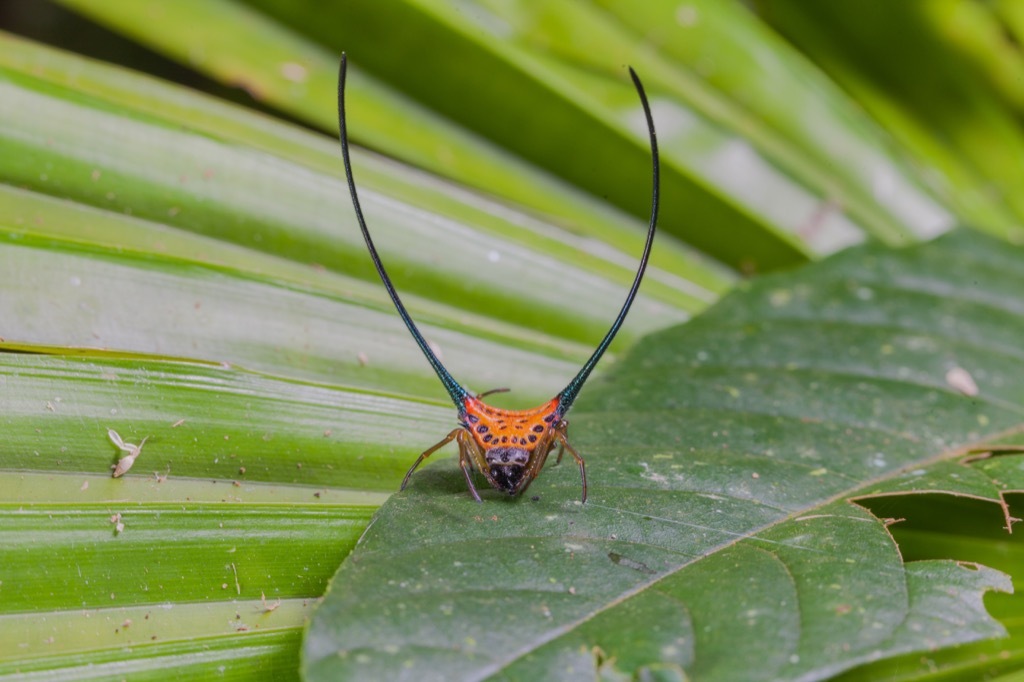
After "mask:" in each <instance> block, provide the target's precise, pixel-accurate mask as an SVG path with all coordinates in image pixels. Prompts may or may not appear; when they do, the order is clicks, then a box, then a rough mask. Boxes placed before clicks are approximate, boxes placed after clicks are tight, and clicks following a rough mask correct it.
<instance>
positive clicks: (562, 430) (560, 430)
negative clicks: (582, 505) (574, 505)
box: [554, 419, 587, 502]
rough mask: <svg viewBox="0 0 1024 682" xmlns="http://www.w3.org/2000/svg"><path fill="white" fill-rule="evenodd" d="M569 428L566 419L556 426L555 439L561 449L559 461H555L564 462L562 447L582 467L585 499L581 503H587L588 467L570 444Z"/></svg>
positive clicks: (581, 473) (556, 462)
mask: <svg viewBox="0 0 1024 682" xmlns="http://www.w3.org/2000/svg"><path fill="white" fill-rule="evenodd" d="M568 428H569V422H567V421H565V420H564V419H563V420H562V421H560V422H558V424H556V425H555V428H554V431H555V438H557V439H558V446H559V448H558V459H557V460H556V461H555V464H558V462H560V461H561V460H562V447H563V446H564V447H565V449H566V450H568V451H569V454H570V455H572V456H573V458H574V459H575V460H576V463H577V464H579V465H580V480H581V481H582V482H583V498H582V499H581V500H580V501H581V502H586V501H587V467H586V464H584V462H583V458H582V457H580V453H578V452H576V448H574V447H573V446H572V445H570V444H569V438H568V436H567V435H566V431H567V429H568Z"/></svg>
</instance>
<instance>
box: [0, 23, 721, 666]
mask: <svg viewBox="0 0 1024 682" xmlns="http://www.w3.org/2000/svg"><path fill="white" fill-rule="evenodd" d="M0 93H2V94H0V117H2V118H3V122H4V125H3V126H0V271H2V272H3V273H4V275H5V284H4V290H3V293H2V295H0V431H2V433H3V439H2V442H0V574H2V575H0V643H2V644H0V675H7V674H14V675H20V674H35V675H40V676H46V675H66V676H76V677H78V676H86V675H92V676H95V677H101V678H102V677H124V676H127V677H131V678H132V679H139V678H142V677H148V676H159V675H160V674H161V671H164V672H163V674H167V673H166V671H167V670H168V669H174V670H176V671H177V672H178V673H180V674H182V675H193V676H195V677H208V676H212V675H223V676H226V677H233V678H235V679H253V678H260V677H271V676H280V675H283V674H286V673H290V674H292V675H294V674H295V671H296V670H297V664H296V653H297V647H298V636H299V628H300V627H301V625H302V623H303V620H304V618H306V617H308V614H309V613H310V610H311V605H312V603H313V600H315V599H316V598H318V597H319V596H320V595H321V594H322V593H323V590H324V588H325V585H326V584H327V581H328V579H329V578H330V576H331V575H332V574H333V573H334V571H335V570H336V568H337V565H338V564H339V563H340V561H341V559H342V558H343V557H344V555H345V554H346V553H347V552H348V551H349V550H350V548H351V547H352V546H353V544H354V542H355V539H356V538H357V537H358V535H359V534H360V532H361V531H362V529H363V528H364V527H365V525H366V523H367V522H368V520H369V518H370V515H371V514H372V511H373V510H374V509H375V508H376V507H377V506H378V505H379V504H380V503H381V502H382V501H383V499H384V498H385V496H386V495H385V494H384V493H386V492H390V491H392V490H394V489H395V488H396V487H397V485H398V483H399V481H400V480H401V475H402V473H403V472H404V470H405V468H406V467H407V466H408V459H409V455H408V453H409V452H410V451H412V450H414V448H415V447H416V446H417V445H418V443H419V440H420V433H421V431H422V430H423V429H430V430H434V429H437V430H441V429H444V428H446V427H448V426H450V424H451V412H450V408H449V407H445V406H443V402H442V401H441V399H440V396H439V393H440V392H439V388H438V386H437V384H436V377H434V376H433V373H432V372H431V370H430V368H429V365H427V364H426V363H425V362H424V360H423V358H422V356H421V355H420V354H419V351H418V350H417V349H416V347H415V345H414V344H413V343H412V341H411V340H410V339H409V338H408V335H407V333H406V331H405V330H404V328H403V327H402V325H401V322H400V321H399V320H398V319H397V317H396V316H395V314H394V310H393V308H392V306H391V303H390V301H389V299H388V297H387V294H386V293H385V292H384V291H383V290H382V288H381V287H380V285H379V282H376V281H372V282H368V281H366V280H365V279H364V277H365V278H370V277H373V278H375V277H376V275H375V273H374V272H373V269H372V265H371V264H370V262H369V260H368V257H367V255H366V254H365V251H364V246H363V245H362V244H361V243H360V242H359V239H360V237H359V232H358V227H357V226H356V224H355V221H354V217H353V215H352V213H351V206H350V205H349V204H348V200H347V198H346V196H345V191H344V184H343V178H342V177H341V166H340V159H339V154H338V151H337V143H336V141H335V140H333V139H331V138H328V137H326V136H320V135H313V134H310V133H308V132H306V131H302V130H300V129H297V128H296V127H294V126H289V125H285V124H282V123H280V122H275V121H273V120H271V119H268V118H266V117H264V116H262V115H254V114H252V113H251V112H248V111H245V110H243V109H241V108H239V107H237V106H226V105H224V104H223V103H218V102H215V101H213V100H211V99H210V98H208V97H203V96H200V95H196V94H194V93H190V92H187V91H184V90H182V89H181V88H176V87H171V86H168V85H166V84H161V83H157V82H154V81H153V80H152V79H150V78H146V77H142V76H139V75H137V74H132V73H129V72H126V71H123V70H121V69H116V68H111V67H109V66H104V65H101V64H97V63H94V62H89V61H85V60H81V59H78V58H74V57H72V56H70V55H66V54H62V53H60V52H57V51H54V50H52V49H47V48H43V47H41V46H38V45H34V44H31V43H28V42H26V41H24V40H21V39H18V38H14V37H11V36H6V35H0ZM355 161H356V164H357V172H358V173H359V174H360V182H361V186H362V187H364V188H365V195H364V196H365V199H364V200H365V201H366V202H367V208H368V212H369V213H370V218H371V221H372V222H373V226H374V229H375V231H376V233H377V234H378V236H379V238H380V243H381V246H382V249H384V251H385V256H386V258H387V260H388V263H389V264H390V266H391V270H392V272H393V273H394V276H395V277H396V279H397V280H404V281H402V282H401V284H400V286H402V287H403V290H405V291H407V293H406V300H407V301H408V303H409V304H410V306H411V308H413V309H414V312H415V314H416V315H417V318H418V319H419V320H420V321H421V322H422V325H423V329H424V331H425V333H426V334H427V335H428V338H430V339H431V341H432V342H435V343H436V344H437V345H438V347H439V348H440V350H441V351H442V352H443V353H444V354H445V360H446V362H447V363H448V364H449V366H451V367H452V369H453V371H455V372H456V374H457V376H459V378H460V379H461V380H463V381H464V382H466V383H467V384H468V385H470V386H471V387H473V388H475V389H477V390H482V389H485V388H492V387H495V386H499V385H505V384H507V383H508V382H510V381H514V382H515V383H514V387H515V388H516V393H514V394H513V395H512V397H511V398H510V400H512V401H513V403H515V402H516V401H523V402H533V401H536V400H539V399H541V398H542V397H548V396H549V395H550V394H551V393H553V392H554V391H557V390H559V389H560V388H561V387H562V386H563V385H564V383H565V382H566V381H567V380H568V379H569V378H570V377H571V376H572V373H573V372H574V371H575V370H576V368H577V367H578V365H579V363H580V362H582V361H583V360H584V359H585V358H586V357H587V355H588V354H589V351H590V344H591V343H593V342H594V341H596V339H597V338H599V337H600V334H602V333H603V332H604V331H605V329H606V328H607V324H608V319H609V317H610V316H611V315H612V314H614V312H615V310H616V309H617V305H618V304H617V303H616V301H619V300H621V297H622V296H623V295H624V292H625V290H626V287H627V286H628V283H629V281H630V280H631V277H632V271H633V269H634V268H635V258H636V253H635V252H631V253H626V252H619V251H618V250H617V249H615V248H608V247H607V246H606V245H604V244H602V243H600V242H598V241H596V240H594V239H592V238H591V237H590V236H582V235H580V234H577V233H576V231H575V230H574V229H570V228H569V227H564V226H557V225H554V224H551V223H549V222H547V221H545V220H542V219H539V218H538V217H537V216H535V215H530V214H528V213H527V212H525V211H521V210H519V209H517V208H515V207H510V206H508V205H503V204H498V203H496V202H494V201H492V200H490V199H486V198H483V197H480V196H477V195H474V194H471V193H469V192H467V191H466V190H465V189H463V188H460V187H457V186H455V185H452V184H451V183H447V182H442V181H438V179H437V178H435V177H431V176H427V175H426V174H423V173H421V172H417V171H413V170H411V169H409V168H406V167H402V166H400V165H398V164H396V163H394V162H390V161H387V160H384V159H381V158H379V157H375V156H372V155H369V154H366V153H358V154H357V157H356V159H355ZM609 215H610V216H611V215H618V216H619V217H620V218H621V214H617V213H615V212H610V213H609ZM470 226H472V227H470ZM636 227H637V226H636V224H635V222H634V221H632V220H628V221H623V222H621V223H620V225H619V231H620V235H626V234H628V233H629V232H631V231H633V230H634V228H636ZM389 234H390V236H389ZM410 235H419V236H418V237H415V238H414V237H411V236H410ZM635 237H636V241H635V244H634V245H633V248H634V249H635V251H639V246H640V243H641V242H642V232H641V231H639V230H636V232H635ZM353 240H355V241H353ZM659 243H665V244H668V243H670V241H666V240H662V241H660V242H659ZM403 252H404V255H403ZM680 253H682V250H681V249H678V248H677V249H676V254H677V256H678V255H679V254H680ZM417 262H418V265H417V264H416V263H417ZM474 262H475V263H479V264H481V266H483V264H486V267H475V268H474V267H470V266H468V265H467V264H469V263H474ZM663 262H668V263H675V264H676V265H678V264H679V263H680V262H684V265H683V269H682V270H673V271H671V272H669V271H667V270H664V269H661V268H655V269H654V270H652V271H651V274H652V275H653V279H652V280H651V281H650V285H651V286H647V285H646V284H645V292H644V293H642V295H641V298H640V299H639V300H638V302H637V303H638V305H637V308H636V310H635V313H636V314H635V315H632V316H631V317H630V322H629V325H630V327H631V328H630V329H626V330H624V331H625V336H624V338H626V339H628V338H629V337H631V336H632V337H633V338H636V337H637V336H638V335H639V333H640V332H642V331H644V320H646V325H647V329H652V328H659V327H663V326H664V325H666V324H667V323H669V322H671V321H672V320H678V319H684V318H685V317H687V309H688V308H690V309H696V308H699V307H700V306H702V305H703V304H704V301H706V300H708V299H710V298H712V297H713V296H714V292H713V291H711V290H710V289H707V288H704V287H703V286H701V285H700V284H697V285H696V286H694V283H693V282H690V281H687V280H686V279H685V268H686V266H685V263H686V262H689V263H692V258H691V257H690V256H689V255H687V256H686V258H684V259H682V261H680V260H679V259H677V258H671V257H670V258H668V259H667V260H666V261H663ZM692 271H693V272H695V273H704V274H705V275H706V276H707V279H706V280H705V282H706V283H709V284H712V283H713V287H714V288H721V287H722V286H725V284H726V283H727V282H728V280H729V279H730V276H729V275H727V274H725V273H724V272H723V271H722V270H720V269H719V268H717V267H709V266H707V265H702V264H693V270H692ZM701 277H703V276H702V275H698V276H697V278H696V279H701ZM659 280H660V282H659ZM485 281H486V282H489V284H485ZM545 281H546V284H545ZM513 284H515V285H514V286H513ZM481 285H483V286H481ZM520 285H521V286H520ZM602 289H604V291H603V292H602ZM531 290H532V291H533V294H530V293H528V292H530V291H531ZM445 291H447V294H445V293H443V292H445ZM533 295H539V297H540V298H539V299H533V300H532V302H531V298H532V296H533ZM544 298H548V300H549V302H550V303H556V302H557V305H554V306H549V305H547V304H544V303H543V302H542V299H544ZM567 298H570V299H571V300H572V303H573V305H572V306H569V307H567V306H565V305H564V303H565V301H566V299H567ZM445 299H447V301H445ZM587 301H589V302H590V303H587ZM591 304H592V305H594V306H595V308H594V312H595V313H596V312H597V309H598V308H600V309H601V312H600V313H599V314H595V315H594V316H593V318H592V319H591V320H590V322H587V321H586V320H587V318H588V317H589V314H588V313H586V312H585V309H586V308H587V307H588V306H589V305H591ZM545 307H547V308H548V313H549V315H548V316H547V317H546V318H545V319H540V318H539V317H538V318H536V319H533V320H532V321H531V319H530V318H533V317H534V316H535V315H538V314H539V313H540V311H541V310H542V309H544V308H545ZM517 311H518V312H517ZM637 325H639V326H637ZM588 327H589V328H590V329H589V331H590V332H592V333H591V334H588V333H587V332H586V331H585V329H586V328H588ZM584 335H586V336H587V337H588V338H587V339H586V342H587V343H586V345H584V344H582V343H580V342H579V341H580V340H582V336H584ZM575 337H579V338H575ZM110 430H113V431H114V432H116V433H117V434H118V435H119V437H120V438H121V439H123V440H124V441H125V442H128V443H133V444H139V443H140V442H142V440H143V439H146V441H145V444H144V445H143V447H142V450H141V454H140V455H139V457H138V459H137V461H136V462H135V464H134V467H133V468H132V469H131V470H130V471H129V472H128V473H127V474H126V475H125V476H124V477H122V478H119V479H113V478H111V466H112V465H113V464H114V463H115V462H116V461H117V460H118V458H119V457H120V456H121V455H122V454H123V453H122V452H119V451H118V449H117V448H115V447H114V444H113V443H112V441H111V438H110V435H109V433H108V431H110ZM119 524H122V525H121V526H119ZM264 595H265V598H266V603H264V599H263V597H264ZM278 600H280V601H278ZM126 647H127V648H130V651H126Z"/></svg>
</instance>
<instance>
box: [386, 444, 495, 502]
mask: <svg viewBox="0 0 1024 682" xmlns="http://www.w3.org/2000/svg"><path fill="white" fill-rule="evenodd" d="M465 432H466V430H465V429H464V428H462V427H461V426H460V427H459V428H457V429H455V430H454V431H452V432H451V433H449V434H448V435H447V436H445V437H444V438H443V439H442V440H441V441H440V442H439V443H437V444H435V445H432V446H430V447H429V448H427V449H426V450H424V451H423V453H422V454H421V455H420V456H419V457H417V458H416V461H415V462H413V463H412V466H411V467H409V470H408V471H406V472H405V478H403V479H402V486H401V487H400V488H399V490H400V491H401V490H405V486H407V485H409V478H410V477H411V476H412V472H414V471H416V467H418V466H419V465H420V464H422V463H423V460H425V459H426V458H427V457H430V456H431V455H432V454H434V452H435V451H436V450H440V449H441V448H443V447H444V446H445V445H448V443H451V442H452V441H453V440H455V439H456V438H459V449H460V450H461V449H462V438H461V434H463V433H465ZM459 459H460V461H461V457H460V458H459ZM477 499H479V498H477Z"/></svg>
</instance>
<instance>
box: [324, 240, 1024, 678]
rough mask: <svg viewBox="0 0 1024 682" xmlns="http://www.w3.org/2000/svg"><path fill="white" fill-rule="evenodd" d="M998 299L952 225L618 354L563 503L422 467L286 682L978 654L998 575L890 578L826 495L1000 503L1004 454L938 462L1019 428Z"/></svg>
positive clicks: (960, 569) (768, 286)
mask: <svg viewBox="0 0 1024 682" xmlns="http://www.w3.org/2000/svg"><path fill="white" fill-rule="evenodd" d="M1022 287H1024V250H1022V249H1020V248H1011V247H1007V246H1006V245H1004V244H1001V243H999V242H996V241H994V240H991V239H989V238H986V237H981V236H979V235H976V234H971V233H966V232H960V233H954V234H952V235H950V236H947V237H945V238H943V239H941V240H940V241H938V242H936V243H933V244H929V245H925V246H919V247H914V248H911V249H907V250H903V251H886V250H885V249H882V248H879V247H862V248H858V249H854V250H852V251H848V252H846V253H844V254H842V255H839V256H837V257H833V258H831V259H829V260H826V261H824V262H822V263H820V264H817V265H815V266H810V267H807V268H805V269H803V270H802V271H800V272H798V273H794V274H791V275H784V276H774V277H770V278H765V279H762V280H760V281H758V282H756V283H754V284H753V285H752V286H750V287H749V288H746V290H745V291H743V292H740V293H737V294H734V295H731V296H729V297H728V298H726V299H725V300H724V301H722V302H721V303H719V304H718V305H716V306H715V307H714V308H712V309H711V310H709V311H708V312H707V313H705V314H704V315H702V316H700V317H699V318H697V319H695V320H693V321H692V322H690V323H689V324H687V325H684V326H682V327H678V328H674V329H671V330H667V331H665V332H662V333H659V334H655V335H653V336H651V337H649V338H647V339H645V340H644V341H643V342H642V343H640V344H639V345H638V346H637V347H636V348H634V349H633V351H632V352H631V353H630V354H629V355H628V357H626V358H625V359H624V360H622V362H621V363H620V364H618V365H616V367H615V370H614V371H613V372H612V374H611V375H610V376H609V377H607V378H606V379H605V380H604V381H601V382H599V383H598V384H597V385H595V386H594V387H592V389H591V390H590V391H589V392H588V393H586V394H585V396H584V398H582V399H581V400H580V403H579V408H578V410H577V411H576V412H574V414H573V415H572V418H573V428H574V434H575V435H574V440H575V444H576V446H577V448H578V449H580V450H581V452H583V453H584V455H585V456H586V457H587V458H588V464H589V472H590V489H591V493H590V498H589V500H588V501H587V503H586V504H585V505H582V506H581V505H580V503H579V502H578V485H579V481H578V480H577V475H576V472H575V468H574V467H572V466H562V467H549V469H548V470H547V471H546V473H545V476H544V477H542V478H541V479H540V480H539V481H538V482H537V483H536V484H535V485H534V487H533V488H531V491H530V492H531V493H532V497H526V498H525V499H519V500H508V499H501V498H499V497H498V495H497V494H493V493H492V494H490V495H487V496H486V497H485V501H484V503H483V504H482V505H477V504H475V503H474V502H473V501H472V500H471V499H470V498H469V496H468V495H467V494H466V492H465V490H464V483H463V482H462V480H461V478H462V477H461V474H459V473H458V472H457V470H456V469H455V468H454V467H453V465H452V464H451V463H450V462H444V463H441V464H437V465H435V466H431V467H427V468H426V469H425V470H424V471H422V472H421V473H420V474H419V475H417V476H416V477H415V478H414V484H413V485H412V486H411V487H410V489H409V490H408V491H407V492H406V493H404V494H399V495H396V496H393V497H392V498H390V499H389V500H388V502H386V503H385V504H384V506H383V507H382V508H381V510H380V511H379V512H378V514H377V516H376V518H375V520H374V521H373V522H372V523H371V525H370V528H369V530H368V531H367V533H366V534H365V535H364V536H363V537H362V539H361V541H360V544H359V545H358V546H357V548H356V549H355V550H354V552H353V553H352V554H351V555H350V557H349V558H348V559H347V560H346V562H345V563H344V564H343V566H342V568H341V570H340V571H339V573H338V575H337V576H336V577H335V581H336V582H335V584H336V585H337V587H336V588H332V590H331V591H330V592H329V593H328V595H327V598H326V599H325V601H324V604H323V605H322V606H321V608H320V609H319V610H318V612H317V613H316V615H315V617H314V620H313V623H312V625H311V628H310V631H309V633H308V635H307V640H306V644H305V649H304V666H305V671H306V674H307V677H308V678H310V679H338V677H339V676H350V677H362V678H373V679H428V678H430V679H455V678H459V679H492V678H493V679H538V678H545V679H555V678H557V679H595V677H605V678H608V679H630V678H633V677H636V676H640V677H646V676H651V675H669V676H670V677H672V678H673V679H682V678H683V677H684V676H686V675H689V676H692V677H698V678H700V679H723V680H735V679H748V680H754V679H789V678H799V679H822V678H825V677H828V676H830V675H833V674H835V673H837V672H839V671H841V670H844V669H847V668H850V667H852V666H854V665H857V664H859V663H863V662H866V661H871V660H876V659H879V658H886V657H890V656H893V655H896V654H899V653H903V652H909V651H924V650H929V649H932V648H935V647H937V646H943V645H949V644H956V643H962V642H969V641H973V640H977V639H984V638H991V637H996V636H999V635H1001V634H1004V633H1005V630H1004V629H1003V627H1002V626H1001V625H1000V624H999V623H997V622H996V621H995V620H993V619H992V618H991V616H989V615H988V613H987V612H986V611H985V609H984V607H983V606H982V602H981V596H982V594H983V593H984V592H985V591H987V590H993V589H994V590H1008V589H1009V581H1008V579H1007V578H1006V576H1004V575H1002V574H1000V573H998V572H995V571H993V570H991V569H987V568H981V567H978V566H966V565H961V564H958V563H956V562H952V561H940V560H931V561H917V562H911V563H904V562H903V560H902V559H901V556H900V552H899V549H898V548H897V546H896V544H895V543H894V542H893V539H892V537H891V536H890V534H889V532H888V529H887V527H886V524H887V521H886V520H885V519H880V518H878V517H876V516H873V515H872V514H870V513H869V512H868V511H867V510H866V509H864V508H863V507H862V506H858V505H856V504H852V503H851V502H854V501H857V500H864V499H866V498H873V497H876V496H881V495H907V494H911V493H915V492H920V491H934V492H942V493H948V494H950V495H954V496H967V497H973V498H978V499H983V500H989V501H991V502H992V503H994V504H993V507H995V508H999V507H998V506H997V505H1002V504H1003V498H1002V495H1003V494H1004V492H1005V491H1006V490H1020V489H1024V481H1022V480H1020V478H1021V476H1020V473H1019V471H1020V467H1021V459H1020V458H1019V457H1018V456H1015V455H1013V454H1006V455H1005V456H1004V457H1001V458H997V459H995V460H992V463H995V464H1002V466H1001V467H995V468H993V467H990V466H989V465H988V462H987V461H983V462H981V463H971V462H968V461H965V460H964V455H965V453H966V448H968V447H970V446H976V445H981V444H984V443H985V442H986V441H990V440H991V439H993V438H996V437H997V436H998V435H999V434H1001V433H1003V432H1006V431H1008V430H1015V429H1020V428H1021V427H1022V425H1024V355H1022V354H1021V352H1020V350H1019V343H1018V342H1019V338H1020V335H1021V333H1022V332H1024V306H1022V305H1021V303H1020V298H1019V292H1020V291H1021V289H1022ZM968 377H969V379H968ZM438 435H440V434H438ZM425 438H429V436H426V434H425ZM423 445H429V442H425V443H424V444H423ZM1003 509H1005V507H1003ZM1006 515H1007V516H1008V512H1007V514H1006ZM1008 522H1009V519H1008V518H1003V523H1008Z"/></svg>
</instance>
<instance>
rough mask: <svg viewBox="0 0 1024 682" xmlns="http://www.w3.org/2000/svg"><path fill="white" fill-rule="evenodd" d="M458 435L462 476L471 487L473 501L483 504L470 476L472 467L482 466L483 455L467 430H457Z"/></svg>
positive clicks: (470, 492)
mask: <svg viewBox="0 0 1024 682" xmlns="http://www.w3.org/2000/svg"><path fill="white" fill-rule="evenodd" d="M457 431H458V434H457V435H456V438H457V439H458V441H459V466H460V467H462V474H463V475H464V476H465V477H466V485H467V486H469V494H470V495H472V496H473V499H474V500H476V501H477V502H483V500H481V499H480V493H478V492H477V491H476V486H475V485H473V477H472V476H471V475H470V471H471V470H472V465H473V464H476V466H477V467H479V466H480V465H481V462H482V461H483V454H482V453H481V452H480V448H478V447H477V445H476V442H474V441H473V436H471V435H470V434H469V432H468V431H466V429H457Z"/></svg>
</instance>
